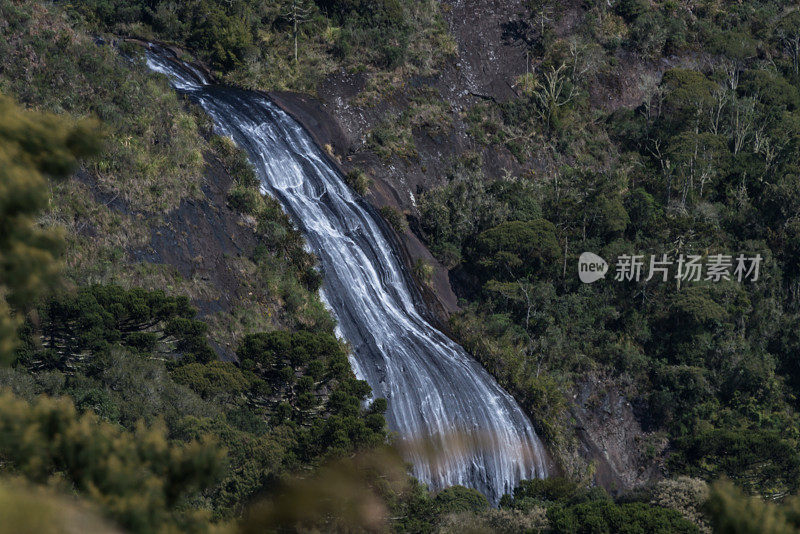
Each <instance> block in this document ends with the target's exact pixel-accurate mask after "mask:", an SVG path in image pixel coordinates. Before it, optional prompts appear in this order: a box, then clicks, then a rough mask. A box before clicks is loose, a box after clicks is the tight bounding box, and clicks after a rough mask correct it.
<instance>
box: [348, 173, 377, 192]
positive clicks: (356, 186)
mask: <svg viewBox="0 0 800 534" xmlns="http://www.w3.org/2000/svg"><path fill="white" fill-rule="evenodd" d="M345 180H346V182H347V185H349V186H350V187H352V188H353V190H354V191H355V192H356V193H358V194H359V195H362V196H363V195H366V194H367V192H368V191H369V188H370V187H372V179H371V178H370V177H369V176H367V173H365V172H364V170H363V169H361V168H360V167H356V168H355V169H353V170H351V171H350V172H348V173H347V175H346V176H345Z"/></svg>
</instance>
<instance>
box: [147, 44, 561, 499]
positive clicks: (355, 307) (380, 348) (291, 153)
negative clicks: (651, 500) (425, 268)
mask: <svg viewBox="0 0 800 534" xmlns="http://www.w3.org/2000/svg"><path fill="white" fill-rule="evenodd" d="M147 65H148V66H149V67H150V68H151V69H152V70H154V71H157V72H160V73H163V74H166V75H167V76H168V77H169V80H170V82H171V83H172V85H173V87H174V88H175V89H176V90H178V91H180V92H181V93H185V94H187V95H188V96H189V97H190V98H191V99H193V100H194V101H195V102H197V103H198V104H200V105H201V106H202V108H203V109H204V110H205V111H206V112H207V113H208V114H209V115H210V116H211V118H212V120H213V121H214V124H215V126H216V128H217V129H218V133H220V134H223V135H227V136H229V137H231V138H232V139H233V140H234V142H236V144H237V145H239V146H240V147H241V148H243V149H244V150H245V151H246V152H247V154H248V156H249V159H250V161H251V163H252V164H253V166H254V168H255V171H256V173H257V176H258V177H259V179H260V180H261V183H262V189H263V191H264V192H266V193H268V194H270V195H272V196H274V197H275V198H277V199H278V200H279V201H280V203H281V205H282V206H283V208H284V210H285V211H286V212H288V213H289V214H290V215H291V217H292V218H293V219H294V221H295V222H296V224H298V226H299V227H300V229H301V230H302V232H303V234H304V235H305V238H306V240H307V242H308V244H309V246H310V248H311V250H312V251H313V252H314V253H315V254H316V255H317V256H318V257H319V261H320V267H321V271H322V275H323V280H324V285H323V287H324V298H325V300H326V301H327V303H328V305H329V306H330V308H331V310H332V312H333V314H334V316H335V318H336V319H337V321H338V325H339V330H340V333H341V335H342V337H343V338H344V339H346V340H347V341H348V342H349V343H350V345H351V346H352V347H353V354H352V355H351V363H352V365H353V369H354V372H355V374H356V376H357V377H358V378H360V379H363V380H366V381H367V382H368V383H369V385H370V386H371V388H372V391H373V395H374V396H375V397H376V398H379V397H384V398H386V400H387V401H388V406H389V407H388V410H387V412H386V420H387V423H388V425H389V428H390V429H391V430H392V431H394V432H396V433H397V434H398V436H399V437H400V439H401V440H403V441H405V442H406V443H408V444H410V445H411V446H406V447H403V451H404V455H405V457H406V460H407V461H408V462H410V463H411V465H412V474H413V475H414V476H415V477H417V478H418V479H419V480H420V481H422V482H424V483H426V484H428V485H429V487H430V488H431V489H433V490H438V489H441V488H445V487H448V486H453V485H457V484H458V485H463V486H467V487H471V488H475V489H477V490H478V491H480V492H481V493H483V494H484V495H486V497H487V498H488V499H489V500H490V502H492V503H493V504H495V505H496V504H497V502H498V501H499V499H500V497H501V496H502V495H503V494H504V493H510V492H511V491H512V490H513V489H514V487H515V486H516V485H517V483H518V482H519V481H520V480H522V479H529V478H535V477H539V478H543V477H545V476H547V467H546V463H545V453H544V447H543V445H542V443H541V441H540V439H539V438H538V436H537V435H536V432H535V431H534V429H533V427H532V425H531V423H530V420H529V419H528V417H527V416H526V415H525V413H524V412H523V411H522V409H521V408H520V407H519V405H517V403H516V402H515V401H514V399H513V398H512V397H511V396H510V395H509V394H508V393H507V392H505V391H504V390H503V389H502V388H501V387H500V386H499V385H498V384H497V382H496V381H495V380H494V378H493V377H492V376H491V375H490V374H489V373H488V372H487V371H486V370H485V369H484V368H483V367H482V366H481V365H480V364H479V363H478V362H477V361H476V360H475V359H473V358H472V356H470V355H469V354H468V353H467V352H466V351H465V350H464V349H463V348H462V347H460V346H459V345H458V344H457V343H455V342H454V341H452V340H451V339H450V338H448V337H447V336H445V335H444V334H443V333H442V332H440V331H439V330H437V329H436V328H435V327H434V326H433V325H432V324H431V323H430V322H429V321H428V320H426V319H425V317H424V313H422V308H421V306H423V304H421V303H420V301H419V299H418V298H416V297H415V295H416V293H415V288H414V287H413V285H412V282H411V279H410V277H409V276H408V274H407V272H406V271H405V270H404V267H403V265H402V263H401V261H400V260H399V258H398V254H397V253H396V251H395V250H394V248H393V246H392V241H391V239H390V238H389V236H388V234H387V230H386V227H385V225H383V224H381V223H380V222H379V219H378V215H377V214H376V212H375V210H373V209H372V208H370V207H369V206H367V205H366V203H364V202H362V201H360V200H359V199H358V198H357V197H356V195H355V193H353V192H352V191H351V190H350V189H349V188H348V186H347V185H346V184H345V183H344V181H343V179H342V177H341V175H340V173H339V172H338V171H337V170H336V169H335V168H333V166H332V165H331V164H330V163H329V161H328V160H327V159H326V157H325V156H324V154H323V153H322V152H321V150H320V149H319V147H318V146H317V145H316V144H315V143H314V141H313V140H312V138H311V137H310V136H309V134H308V133H307V132H306V131H305V130H304V129H303V128H302V126H300V124H298V123H297V122H296V121H295V120H294V119H293V118H292V117H290V116H289V115H288V114H287V113H285V112H284V111H282V110H281V109H280V108H278V106H276V105H275V104H274V103H273V102H272V101H270V100H269V99H268V98H267V97H266V96H264V95H263V94H260V93H256V92H250V91H244V90H239V89H234V88H230V87H225V86H221V85H214V84H210V83H209V82H208V81H207V79H206V78H205V77H204V76H203V75H202V73H200V72H199V71H198V70H197V69H195V68H193V67H192V66H191V65H188V64H183V63H180V62H178V61H177V60H175V59H174V58H173V57H171V56H170V53H169V52H167V51H164V50H161V49H159V48H157V47H152V48H151V49H149V50H148V51H147ZM431 451H436V453H435V454H432V453H431Z"/></svg>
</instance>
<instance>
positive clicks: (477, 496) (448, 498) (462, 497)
mask: <svg viewBox="0 0 800 534" xmlns="http://www.w3.org/2000/svg"><path fill="white" fill-rule="evenodd" d="M433 503H434V506H435V507H436V510H437V513H439V514H449V513H454V512H482V511H484V510H487V509H488V508H489V501H488V500H486V497H484V496H483V494H481V493H480V492H479V491H477V490H474V489H472V488H465V487H464V486H452V487H449V488H447V489H443V490H442V491H440V492H439V493H437V494H436V497H434V499H433Z"/></svg>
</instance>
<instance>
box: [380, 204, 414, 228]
mask: <svg viewBox="0 0 800 534" xmlns="http://www.w3.org/2000/svg"><path fill="white" fill-rule="evenodd" d="M380 213H381V215H382V216H383V218H384V219H386V222H388V223H389V225H390V226H391V227H392V228H393V229H394V231H395V232H397V233H398V234H404V233H406V231H408V220H406V215H405V213H403V212H402V211H400V210H398V209H397V208H394V207H392V206H383V207H382V208H381V209H380Z"/></svg>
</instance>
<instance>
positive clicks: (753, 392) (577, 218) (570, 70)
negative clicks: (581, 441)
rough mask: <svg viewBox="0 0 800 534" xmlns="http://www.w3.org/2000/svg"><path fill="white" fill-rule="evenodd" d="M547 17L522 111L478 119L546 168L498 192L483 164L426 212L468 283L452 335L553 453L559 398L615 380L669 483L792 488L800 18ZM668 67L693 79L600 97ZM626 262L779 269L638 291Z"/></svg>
mask: <svg viewBox="0 0 800 534" xmlns="http://www.w3.org/2000/svg"><path fill="white" fill-rule="evenodd" d="M534 4H535V5H534V6H533V7H532V9H531V12H530V17H531V19H529V20H530V21H531V22H532V21H533V20H541V18H537V17H542V16H544V15H545V14H546V15H547V17H546V18H547V19H548V20H550V21H551V22H549V23H546V24H543V25H542V26H541V28H543V29H544V31H540V30H539V28H537V27H535V26H534V25H533V24H532V23H529V22H527V21H523V22H525V24H523V25H521V26H519V27H517V31H518V32H523V34H524V35H526V36H527V37H526V39H527V41H526V43H527V45H526V46H529V47H530V48H531V51H532V52H533V53H534V54H536V55H538V57H537V60H536V61H537V63H538V65H537V67H536V69H535V71H534V72H533V73H532V74H530V75H528V77H527V78H525V77H523V78H521V79H520V80H519V83H518V86H517V87H518V89H519V90H520V96H519V98H518V99H516V100H511V101H509V102H506V103H503V104H494V103H491V102H489V103H480V104H479V105H477V106H476V107H475V108H473V109H472V110H471V111H470V112H469V114H468V115H469V120H470V122H471V124H472V132H473V134H474V135H475V136H476V139H477V140H478V141H479V142H481V143H484V144H487V145H489V146H504V147H506V148H508V149H509V150H510V151H511V152H512V153H513V154H514V155H515V156H516V157H517V158H518V159H519V160H520V162H523V163H525V162H527V161H529V158H531V159H532V160H535V161H539V162H543V165H542V166H541V168H536V169H534V170H535V171H536V175H535V176H534V177H533V178H531V177H529V176H519V177H517V176H511V175H509V176H506V177H501V178H499V179H494V180H488V179H487V178H486V177H485V176H484V174H483V166H482V162H481V161H480V158H479V157H478V156H471V157H465V158H462V159H461V160H460V161H458V162H457V164H456V165H454V167H453V171H452V173H451V175H450V176H449V181H448V183H447V185H445V186H444V187H442V188H440V189H437V190H433V191H430V192H428V193H426V194H425V195H424V196H423V198H422V199H421V201H420V212H421V214H420V222H421V225H422V228H423V230H424V231H425V234H426V236H427V239H428V241H429V243H430V244H431V248H432V250H433V251H434V252H436V253H437V254H438V255H439V257H440V258H441V259H442V261H443V262H444V263H446V264H447V265H449V266H451V267H455V266H457V269H458V272H459V273H460V277H459V279H461V280H466V281H467V282H465V283H464V284H463V294H464V295H465V296H466V297H468V299H469V300H470V301H471V303H470V304H469V305H468V306H467V308H466V311H465V312H464V313H463V314H461V315H460V316H457V317H455V318H454V319H453V328H454V330H455V331H456V332H457V333H458V335H459V336H461V338H462V339H463V340H464V342H465V343H466V344H467V346H468V347H469V348H470V349H472V350H473V351H474V353H475V354H477V355H478V356H479V357H480V358H481V359H482V361H483V362H484V364H485V365H486V366H487V368H488V369H489V370H490V371H491V372H493V373H494V374H495V375H496V376H498V377H499V379H500V380H501V382H502V383H503V384H504V385H505V386H506V387H508V388H509V389H511V390H512V391H514V392H515V395H516V396H517V398H518V399H520V401H521V402H522V403H523V405H524V406H525V407H526V408H527V409H528V410H529V412H530V413H532V415H533V416H534V418H535V419H536V420H537V424H538V426H539V428H540V430H542V432H543V433H544V435H545V436H547V437H548V438H549V439H550V440H551V442H553V443H560V444H561V445H559V447H563V448H564V449H566V448H568V445H567V442H568V436H564V435H563V429H564V428H565V425H564V422H565V421H566V419H565V418H564V417H565V413H566V412H565V409H566V406H567V402H566V401H565V399H564V398H563V393H562V391H563V389H564V387H565V386H566V387H567V390H569V385H570V384H572V383H574V382H575V381H580V380H585V377H586V376H593V377H596V379H610V380H612V381H614V382H615V383H617V384H621V385H622V387H624V388H626V389H627V391H628V392H629V394H630V395H631V397H632V398H633V399H635V400H636V406H637V407H638V413H639V415H640V419H641V421H642V423H643V424H644V426H645V428H646V429H649V430H653V431H659V432H663V434H664V435H665V436H666V437H667V438H668V439H669V447H668V450H667V451H664V452H665V453H666V457H667V459H668V460H667V466H668V469H669V471H670V472H671V473H675V474H677V473H685V474H690V475H692V476H700V477H703V478H706V479H714V478H716V477H719V476H721V475H726V476H728V477H730V478H732V479H733V480H734V481H736V483H737V484H739V485H740V486H742V487H744V488H746V489H747V491H749V492H754V493H758V494H761V495H765V496H771V497H778V498H779V497H782V496H784V495H786V494H788V493H795V492H796V491H797V490H798V484H799V483H800V477H799V476H798V475H800V455H798V438H800V434H798V429H800V419H798V414H797V408H798V404H797V399H798V394H800V389H798V369H799V368H798V366H797V354H798V350H799V349H800V346H798V344H797V342H798V336H797V325H798V324H800V314H799V312H800V309H798V299H797V295H798V287H800V272H799V271H798V261H800V256H798V249H797V243H798V238H799V237H800V236H798V233H797V214H798V213H800V204H798V198H800V197H799V193H800V189H799V188H798V187H799V186H798V184H800V178H799V177H800V168H799V167H798V165H797V162H798V157H799V156H800V73H799V72H798V68H797V46H796V44H797V39H798V35H800V18H798V16H799V15H798V12H797V11H796V9H794V8H792V7H791V6H790V5H789V4H788V3H786V2H768V1H765V2H748V3H746V4H737V3H725V4H724V5H721V4H719V3H718V4H714V5H713V6H712V5H710V4H709V5H706V6H705V7H703V8H702V9H696V10H694V11H693V12H690V11H688V10H687V9H685V8H684V7H681V6H680V5H678V4H677V3H672V2H664V3H661V4H651V3H649V2H637V1H622V2H616V3H614V4H613V5H612V6H611V7H609V5H608V4H606V3H604V2H603V3H601V2H597V3H590V5H588V6H587V11H586V13H585V16H584V17H583V19H582V23H581V25H580V26H579V27H578V28H576V29H575V31H574V33H573V34H571V35H569V36H568V37H563V38H560V37H557V36H556V34H555V30H554V28H555V27H556V21H557V20H558V17H559V16H560V12H559V7H558V6H557V5H556V4H550V3H547V2H535V3H534ZM520 28H521V29H520ZM523 30H524V31H523ZM524 32H527V33H526V34H525V33H524ZM665 54H678V55H679V57H680V58H682V59H680V60H678V61H677V63H679V64H680V66H676V67H674V68H670V69H668V70H666V72H664V74H663V77H662V78H661V79H660V81H658V82H657V83H654V85H653V86H652V87H649V88H646V89H645V98H644V102H643V103H642V104H641V105H639V106H638V107H636V108H635V109H628V108H624V107H623V108H620V109H617V110H616V111H613V112H608V111H605V110H604V109H602V108H600V107H598V106H596V105H594V104H593V101H592V99H591V89H592V88H591V84H592V83H593V82H596V81H597V80H601V79H603V76H604V71H607V70H610V69H614V68H619V67H620V66H621V65H622V64H623V61H630V60H631V58H637V57H638V58H641V60H643V61H648V59H649V58H651V57H661V56H662V55H665ZM700 57H702V60H701V59H700ZM695 58H697V59H695ZM584 251H591V252H594V253H596V254H599V255H600V256H601V257H603V258H606V259H607V260H609V262H610V264H611V265H610V269H611V272H610V273H609V274H608V275H607V276H606V279H605V280H603V281H600V282H596V283H595V284H592V285H586V284H582V283H581V282H580V281H579V280H578V277H577V273H576V268H577V257H578V255H580V254H581V253H582V252H584ZM623 254H628V255H632V254H642V255H645V256H644V258H645V262H648V261H649V257H650V255H651V254H654V255H657V256H659V257H660V256H661V255H662V254H669V255H670V256H672V258H673V260H677V257H678V255H680V254H685V255H690V254H694V255H698V256H700V257H702V258H703V261H706V260H707V259H708V258H709V257H710V256H712V255H715V254H728V255H732V256H733V257H734V258H735V257H736V256H737V255H739V254H744V255H746V256H748V257H752V256H755V255H756V254H760V255H761V257H762V258H764V261H763V264H762V268H761V272H760V276H759V278H758V280H757V281H755V282H752V281H744V282H739V281H737V280H736V278H735V277H734V278H733V279H732V280H730V281H726V280H721V281H719V282H716V283H715V282H711V281H706V280H701V281H699V282H693V281H686V280H676V279H674V278H672V277H674V276H675V273H676V271H675V268H674V267H673V270H672V271H671V272H670V277H671V278H670V280H669V281H667V282H662V281H661V279H660V277H657V278H655V279H654V280H652V281H649V282H645V278H646V277H647V270H648V267H649V266H648V264H647V263H646V264H645V266H644V269H643V271H642V272H643V275H642V278H641V281H639V282H635V281H615V280H614V277H615V262H616V259H617V257H618V256H620V255H623ZM650 454H651V455H656V454H659V451H657V450H651V451H650Z"/></svg>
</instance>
